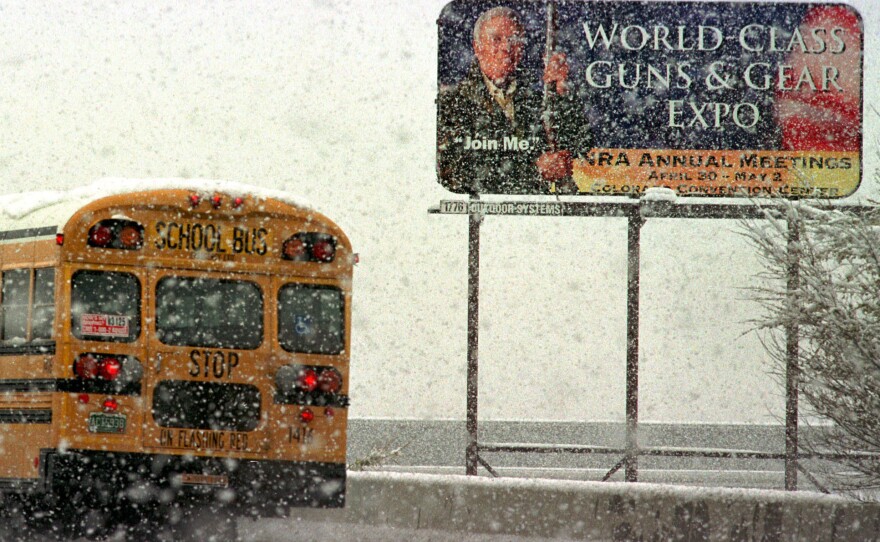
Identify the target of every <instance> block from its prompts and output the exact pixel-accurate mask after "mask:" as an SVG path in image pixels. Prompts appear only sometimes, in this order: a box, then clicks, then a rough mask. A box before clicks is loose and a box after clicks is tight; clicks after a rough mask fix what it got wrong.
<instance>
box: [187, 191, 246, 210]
mask: <svg viewBox="0 0 880 542" xmlns="http://www.w3.org/2000/svg"><path fill="white" fill-rule="evenodd" d="M210 201H211V207H213V208H214V209H219V208H220V207H221V206H222V205H223V197H222V196H220V195H214V196H211V198H210ZM201 202H202V196H200V195H199V194H190V195H189V204H190V205H191V206H192V207H193V208H196V207H198V206H199V204H200V203H201ZM242 205H244V198H243V197H241V196H236V197H235V198H233V199H232V208H233V209H239V208H241V206H242Z"/></svg>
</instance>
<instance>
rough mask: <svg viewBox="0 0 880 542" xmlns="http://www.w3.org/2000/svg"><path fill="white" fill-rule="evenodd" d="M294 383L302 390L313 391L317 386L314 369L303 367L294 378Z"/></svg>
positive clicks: (316, 375)
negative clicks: (295, 378)
mask: <svg viewBox="0 0 880 542" xmlns="http://www.w3.org/2000/svg"><path fill="white" fill-rule="evenodd" d="M296 385H297V387H299V389H301V390H303V391H314V390H315V388H317V387H318V373H316V372H315V370H314V369H308V368H306V369H303V370H302V372H300V374H299V377H298V378H297V380H296Z"/></svg>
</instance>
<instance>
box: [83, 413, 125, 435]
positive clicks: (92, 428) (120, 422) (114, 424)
mask: <svg viewBox="0 0 880 542" xmlns="http://www.w3.org/2000/svg"><path fill="white" fill-rule="evenodd" d="M89 432H90V433H125V416H124V415H122V414H105V413H103V412H92V413H91V414H89Z"/></svg>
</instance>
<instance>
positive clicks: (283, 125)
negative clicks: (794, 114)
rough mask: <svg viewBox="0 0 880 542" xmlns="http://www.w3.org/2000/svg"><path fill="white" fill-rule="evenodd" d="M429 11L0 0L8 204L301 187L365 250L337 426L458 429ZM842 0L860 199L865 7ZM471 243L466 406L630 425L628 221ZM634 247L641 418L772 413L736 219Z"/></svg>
mask: <svg viewBox="0 0 880 542" xmlns="http://www.w3.org/2000/svg"><path fill="white" fill-rule="evenodd" d="M444 3H445V2H442V1H440V2H438V1H419V2H413V1H411V0H386V1H381V2H379V1H376V2H373V1H370V2H368V1H360V0H359V1H357V2H349V1H345V2H343V1H328V0H311V1H303V0H285V1H264V2H244V1H240V2H231V1H230V2H221V1H217V2H186V3H180V2H176V1H175V2H163V1H157V0H149V1H140V0H120V1H118V2H113V3H109V2H83V1H80V0H74V1H71V2H64V3H63V4H62V3H57V2H50V3H45V2H34V1H7V0H4V1H2V2H0V81H2V82H0V122H2V126H3V129H2V132H0V134H2V135H0V137H2V139H0V193H4V194H10V193H17V192H21V191H24V190H46V189H52V190H67V189H71V188H74V187H77V186H82V185H85V184H89V183H92V182H94V181H95V180H96V179H100V178H103V177H131V178H143V177H201V178H216V179H226V180H230V181H236V182H242V183H249V184H255V185H259V186H264V187H268V188H277V189H282V190H285V191H289V192H291V193H294V194H296V195H299V196H302V197H304V198H305V199H307V200H310V201H311V202H312V203H314V204H315V205H316V206H317V207H318V208H319V209H320V210H321V211H322V212H324V213H325V214H327V215H328V216H330V217H331V218H333V219H335V220H336V221H338V222H339V224H340V225H341V226H342V227H343V228H345V229H346V231H347V232H348V234H349V237H350V238H351V240H352V242H353V243H354V246H355V250H356V251H357V252H359V253H360V257H361V263H360V265H358V267H357V268H356V274H355V283H354V287H355V294H354V295H355V305H354V321H353V334H354V339H353V340H354V346H353V353H352V386H351V393H352V401H353V406H352V409H351V414H352V415H353V416H357V417H419V418H421V417H428V418H455V419H463V418H464V409H465V393H464V390H465V367H466V359H465V352H466V278H467V275H466V264H467V252H466V250H467V248H466V240H467V221H466V219H465V218H464V217H460V216H438V215H430V216H429V215H428V213H427V209H428V207H430V206H431V205H435V204H437V203H438V202H439V201H440V200H441V199H454V198H461V197H462V196H457V195H453V194H451V193H449V192H447V191H445V190H444V189H443V188H441V187H440V186H439V184H438V183H437V181H436V177H435V173H434V162H435V114H436V110H435V105H434V99H435V96H436V91H437V75H436V73H437V67H436V66H437V58H436V57H437V29H436V25H435V21H436V19H437V17H438V15H439V13H440V10H441V9H442V7H443V5H444ZM852 4H853V5H855V6H856V7H857V8H858V9H859V10H860V12H861V13H862V16H863V17H864V22H865V50H866V54H865V68H866V69H865V79H864V87H865V89H866V98H865V104H866V106H865V110H866V120H865V130H864V135H865V147H866V148H867V149H868V150H867V151H866V153H865V155H866V156H865V157H864V179H863V181H862V188H861V189H860V191H859V192H858V194H857V196H858V197H859V198H864V197H867V196H873V195H875V194H876V192H877V186H876V181H875V178H874V175H875V174H876V171H877V165H878V162H877V158H876V157H875V156H874V154H875V152H874V150H873V149H874V148H875V142H876V137H877V129H876V127H877V125H878V122H877V118H876V113H874V112H873V111H872V108H873V107H875V106H876V99H875V96H876V89H877V88H880V85H878V83H880V81H878V76H877V73H878V70H875V69H872V66H875V65H876V64H877V60H878V59H877V53H876V52H877V51H878V47H877V45H878V44H877V37H878V31H880V17H878V14H877V10H876V9H873V10H870V9H868V5H869V3H868V2H866V1H862V2H853V3H852ZM496 199H497V198H496ZM483 232H484V236H483V254H482V258H483V260H482V261H483V274H482V278H483V290H482V293H483V297H482V303H483V305H482V307H481V313H480V314H481V319H482V336H481V373H480V375H481V417H483V418H493V419H521V418H528V419H532V418H541V419H553V420H622V419H623V412H624V393H623V390H624V364H625V336H626V326H625V295H626V291H625V285H626V223H625V221H624V220H622V219H596V218H589V219H576V218H568V219H550V218H513V217H508V218H499V217H490V218H489V219H487V221H486V222H485V225H484V228H483ZM643 242H644V249H643V253H642V273H643V282H642V311H643V312H642V339H641V344H642V352H641V369H642V373H641V379H640V382H641V386H642V387H641V389H642V398H641V403H640V408H641V418H642V419H643V420H657V421H682V422H688V421H694V422H696V421H717V422H771V421H774V419H775V417H778V416H780V415H781V413H782V406H783V399H782V395H783V393H782V389H781V388H780V387H779V386H778V385H777V384H776V383H774V382H773V381H772V380H771V379H768V378H767V377H766V374H765V371H766V366H765V365H764V363H763V353H762V351H761V349H760V346H759V345H758V342H757V340H756V338H755V337H754V336H753V335H743V332H745V331H746V330H747V329H748V325H747V324H746V323H745V321H746V320H748V319H749V318H751V317H754V316H755V312H754V310H755V307H754V306H753V305H751V304H749V303H748V302H747V301H746V298H747V297H748V296H747V292H746V291H744V290H743V288H745V287H748V286H749V285H750V284H754V282H752V280H753V275H754V273H755V272H756V271H757V267H756V260H755V258H754V255H753V254H751V251H750V250H749V249H748V248H747V247H746V245H745V244H744V242H743V241H742V240H741V238H740V236H739V234H738V233H737V232H736V225H735V224H733V223H729V222H725V223H696V222H686V223H681V222H679V223H671V222H669V221H665V222H664V221H653V222H649V223H648V225H646V226H645V229H644V231H643Z"/></svg>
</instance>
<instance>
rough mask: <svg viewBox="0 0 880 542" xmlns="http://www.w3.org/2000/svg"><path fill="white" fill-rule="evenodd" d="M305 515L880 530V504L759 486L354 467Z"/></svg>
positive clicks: (847, 532)
mask: <svg viewBox="0 0 880 542" xmlns="http://www.w3.org/2000/svg"><path fill="white" fill-rule="evenodd" d="M294 515H295V516H296V517H301V518H303V519H306V520H320V521H337V522H350V523H362V524H371V525H387V526H393V527H401V528H409V529H434V530H443V531H462V532H468V533H487V534H490V533H491V534H509V535H513V534H515V535H520V536H536V537H547V538H563V539H576V540H601V541H638V542H648V541H657V542H660V541H667V540H681V541H694V542H696V541H716V540H717V541H732V542H752V541H755V542H759V541H760V542H775V541H798V542H801V541H835V542H836V541H853V542H856V541H858V542H864V541H868V540H878V539H880V505H877V504H865V503H859V502H856V501H852V500H848V499H844V498H842V497H834V496H827V495H820V494H815V493H787V492H782V491H767V490H738V489H718V488H713V489H704V488H699V489H697V488H687V487H680V486H661V485H651V484H624V483H609V482H605V483H602V482H571V481H548V480H524V479H514V478H498V479H490V478H485V477H465V476H436V475H416V474H399V473H394V474H392V473H377V472H352V473H350V475H349V480H348V504H347V507H346V509H345V510H297V511H295V513H294Z"/></svg>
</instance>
